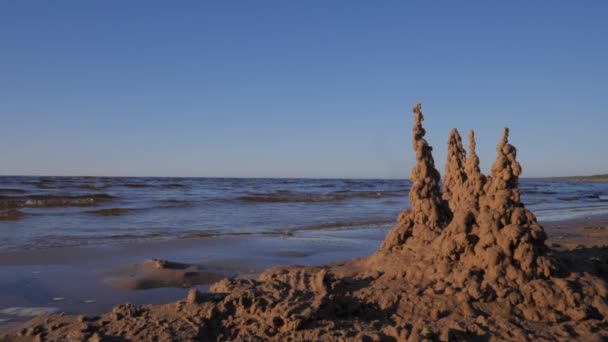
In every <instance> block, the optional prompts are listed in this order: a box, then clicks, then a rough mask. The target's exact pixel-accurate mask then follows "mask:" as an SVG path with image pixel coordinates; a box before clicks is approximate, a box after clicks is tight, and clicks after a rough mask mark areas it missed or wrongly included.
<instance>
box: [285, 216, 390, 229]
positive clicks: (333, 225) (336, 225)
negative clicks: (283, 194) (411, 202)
mask: <svg viewBox="0 0 608 342" xmlns="http://www.w3.org/2000/svg"><path fill="white" fill-rule="evenodd" d="M391 223H395V219H394V218H373V219H364V220H344V221H334V222H324V223H316V224H310V225H303V226H297V227H290V228H286V229H284V230H281V231H287V232H295V231H299V230H325V229H328V230H330V229H342V228H352V227H360V226H380V225H386V224H391Z"/></svg>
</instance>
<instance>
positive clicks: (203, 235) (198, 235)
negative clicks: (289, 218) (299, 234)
mask: <svg viewBox="0 0 608 342" xmlns="http://www.w3.org/2000/svg"><path fill="white" fill-rule="evenodd" d="M291 235H293V233H292V232H290V231H287V230H284V231H263V232H220V231H213V230H211V231H202V232H190V233H186V234H183V235H182V236H181V237H180V238H181V239H200V238H210V237H222V236H227V237H228V236H291Z"/></svg>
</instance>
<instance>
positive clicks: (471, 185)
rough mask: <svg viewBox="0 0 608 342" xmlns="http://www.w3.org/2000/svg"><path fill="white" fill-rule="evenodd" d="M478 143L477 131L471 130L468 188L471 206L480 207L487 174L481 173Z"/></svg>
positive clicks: (467, 171) (466, 166)
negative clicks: (480, 198) (476, 138)
mask: <svg viewBox="0 0 608 342" xmlns="http://www.w3.org/2000/svg"><path fill="white" fill-rule="evenodd" d="M476 147H477V143H476V141H475V131H473V130H470V131H469V157H468V158H467V161H466V164H465V172H466V174H467V182H466V189H467V195H468V198H469V200H470V202H469V204H470V206H472V207H474V208H475V209H479V196H481V195H482V193H483V188H484V186H485V184H486V176H484V175H483V174H482V173H481V169H480V168H479V157H478V156H477V151H476Z"/></svg>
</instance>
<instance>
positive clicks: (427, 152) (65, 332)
mask: <svg viewBox="0 0 608 342" xmlns="http://www.w3.org/2000/svg"><path fill="white" fill-rule="evenodd" d="M413 112H414V129H413V133H414V141H413V147H414V150H415V153H416V166H415V167H414V169H413V170H412V173H411V181H412V187H411V190H410V194H409V198H410V202H411V209H408V210H404V211H403V212H402V213H400V214H399V217H398V224H397V225H396V226H395V227H394V228H392V229H391V231H390V232H389V234H388V236H387V237H386V239H385V241H384V242H383V243H382V246H381V247H380V249H379V250H378V251H377V252H376V253H375V254H374V255H372V256H369V257H367V258H361V259H355V260H351V261H348V262H343V263H337V264H330V265H323V266H316V267H296V266H291V267H278V268H272V269H269V270H267V271H266V272H264V273H262V274H261V275H260V276H259V277H258V278H257V279H234V278H233V279H228V278H227V279H223V280H221V281H219V282H217V283H215V284H214V285H213V286H212V287H211V293H209V294H202V293H199V292H197V291H196V290H192V291H191V292H190V293H189V295H188V298H187V300H186V301H183V302H178V303H175V304H170V305H162V306H142V307H138V306H133V305H122V306H119V307H117V308H115V309H114V311H113V312H112V313H109V314H106V315H104V316H102V317H100V318H96V319H91V320H87V319H80V320H79V319H76V318H74V317H68V316H65V317H64V316H59V315H51V316H45V317H41V318H38V319H36V320H34V321H32V322H30V323H28V324H27V325H26V326H25V327H23V329H22V330H20V331H19V332H18V333H17V334H14V335H10V336H9V337H7V338H8V339H9V340H10V339H19V338H21V337H22V336H25V337H27V336H43V337H44V338H46V339H50V340H67V339H69V338H79V339H95V338H96V339H104V338H109V339H111V338H122V339H127V340H138V341H152V340H203V341H204V340H209V341H215V340H222V341H231V340H246V341H250V340H275V341H304V340H332V341H333V340H335V341H345V340H360V341H421V340H427V341H454V340H458V341H459V340H467V341H469V340H480V341H487V340H507V341H523V340H559V341H571V340H589V341H593V340H596V341H601V340H605V339H606V338H608V322H607V317H608V305H607V302H606V298H607V295H608V290H607V288H606V283H605V281H604V280H603V279H602V278H600V277H598V276H597V275H598V274H599V273H598V272H600V271H601V270H602V268H601V267H598V265H597V264H598V263H601V262H602V261H601V260H608V251H607V249H605V248H604V249H597V250H595V252H596V253H599V254H601V255H597V256H596V257H594V258H593V259H590V258H589V257H588V255H586V254H584V253H583V252H580V253H579V252H577V253H570V254H563V255H558V254H556V253H554V252H553V251H552V250H551V249H549V248H548V247H547V246H546V245H545V239H546V235H545V233H544V230H543V228H542V227H541V226H540V225H539V224H538V222H537V221H536V218H535V217H534V215H533V214H532V213H531V212H530V211H528V210H527V209H526V208H525V206H524V205H523V203H521V198H520V191H519V176H520V175H521V166H520V165H519V163H518V162H517V160H516V155H517V151H516V149H515V147H513V146H512V145H510V144H509V141H508V130H507V129H505V131H504V133H503V136H502V138H501V140H500V142H499V144H498V146H497V157H496V161H495V162H494V164H493V166H492V172H491V175H489V176H485V175H483V174H482V173H481V171H480V168H479V158H478V157H477V155H476V152H475V137H474V133H473V132H472V131H471V133H470V134H469V151H468V157H467V153H466V151H465V149H464V147H463V145H462V141H461V138H460V135H459V134H458V131H456V130H453V131H452V132H451V133H450V136H449V140H448V161H447V165H446V174H445V176H444V181H443V189H442V188H441V185H440V175H439V172H438V171H437V170H436V168H435V163H434V160H433V156H432V148H431V147H430V146H429V144H428V143H427V142H426V140H425V139H424V135H425V130H424V128H423V127H422V122H423V119H424V117H423V115H422V112H421V106H420V105H416V106H415V107H414V110H413ZM598 260H600V261H598ZM600 266H601V265H600ZM161 269H162V267H161ZM169 322H170V324H169Z"/></svg>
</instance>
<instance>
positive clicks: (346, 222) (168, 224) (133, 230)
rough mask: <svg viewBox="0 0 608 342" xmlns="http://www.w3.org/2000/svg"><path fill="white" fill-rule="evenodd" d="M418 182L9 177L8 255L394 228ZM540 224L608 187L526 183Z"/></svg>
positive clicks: (1, 204) (570, 212)
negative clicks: (118, 244)
mask: <svg viewBox="0 0 608 342" xmlns="http://www.w3.org/2000/svg"><path fill="white" fill-rule="evenodd" d="M410 184H411V183H410V181H409V180H382V179H243V178H241V179H231V178H122V177H12V176H6V177H0V249H38V248H48V247H63V246H83V245H104V244H112V243H116V242H134V241H142V240H162V239H189V238H196V237H202V238H204V237H208V236H224V235H267V236H294V235H295V236H297V235H298V234H301V233H303V232H310V231H324V230H349V229H352V230H356V229H387V228H389V227H391V226H392V225H394V223H395V220H396V217H397V214H398V213H399V212H400V211H401V210H402V209H403V208H405V207H408V206H409V203H408V190H409V187H410ZM521 189H522V197H523V202H524V204H525V205H526V207H528V208H529V209H531V210H532V211H533V212H534V213H535V214H536V216H537V218H538V219H539V221H541V222H546V221H556V220H563V219H569V218H577V217H587V216H593V215H600V214H606V213H608V183H601V182H574V181H572V182H570V181H558V180H535V179H523V180H522V181H521Z"/></svg>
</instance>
